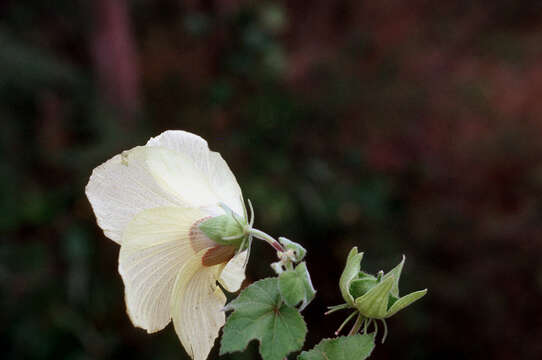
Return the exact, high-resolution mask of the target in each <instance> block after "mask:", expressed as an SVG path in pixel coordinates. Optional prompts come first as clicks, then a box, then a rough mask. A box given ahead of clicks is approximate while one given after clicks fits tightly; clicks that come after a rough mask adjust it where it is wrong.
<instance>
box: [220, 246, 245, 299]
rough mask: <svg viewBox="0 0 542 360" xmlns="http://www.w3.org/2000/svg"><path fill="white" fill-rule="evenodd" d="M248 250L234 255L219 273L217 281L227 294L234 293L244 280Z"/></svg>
mask: <svg viewBox="0 0 542 360" xmlns="http://www.w3.org/2000/svg"><path fill="white" fill-rule="evenodd" d="M247 254H248V250H245V251H242V252H240V253H238V254H237V255H235V256H234V257H233V258H232V259H231V260H230V261H228V263H227V264H226V266H225V267H224V269H223V270H222V272H221V273H220V278H219V279H218V281H219V282H220V284H221V285H222V286H223V287H224V289H226V290H227V291H229V292H232V293H233V292H236V291H237V290H239V288H240V287H241V284H242V283H243V280H245V264H246V258H247Z"/></svg>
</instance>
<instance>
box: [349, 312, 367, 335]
mask: <svg viewBox="0 0 542 360" xmlns="http://www.w3.org/2000/svg"><path fill="white" fill-rule="evenodd" d="M362 323H363V316H361V314H359V315H358V318H357V319H356V322H355V323H354V326H352V329H351V330H350V332H349V333H348V336H350V335H354V334H355V333H357V332H358V331H359V329H360V328H361V324H362Z"/></svg>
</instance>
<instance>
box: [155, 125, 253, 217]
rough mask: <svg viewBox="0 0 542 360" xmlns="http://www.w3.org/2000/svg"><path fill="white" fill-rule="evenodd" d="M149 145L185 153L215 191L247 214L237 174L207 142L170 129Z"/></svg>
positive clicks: (225, 200)
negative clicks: (210, 148)
mask: <svg viewBox="0 0 542 360" xmlns="http://www.w3.org/2000/svg"><path fill="white" fill-rule="evenodd" d="M147 146H160V147H164V148H167V149H170V150H173V151H175V152H177V153H180V154H185V155H186V156H187V157H188V158H190V159H191V162H192V163H193V164H194V167H195V168H196V169H197V170H199V171H200V172H201V174H202V175H203V178H204V179H205V180H206V183H207V184H208V185H209V186H210V188H211V190H212V191H213V192H214V193H215V194H216V195H217V196H218V197H219V198H220V201H221V202H223V203H225V204H226V205H228V206H229V207H230V208H231V209H232V210H233V211H235V212H236V213H237V214H238V215H243V203H242V194H241V189H240V188H239V184H238V183H237V180H236V179H235V176H234V175H233V173H232V172H231V170H230V168H229V167H228V164H226V162H225V161H224V159H223V158H222V156H221V155H220V154H219V153H217V152H214V151H210V150H209V146H208V145H207V141H205V140H204V139H202V138H201V137H199V136H197V135H194V134H191V133H189V132H186V131H181V130H168V131H165V132H163V133H162V134H160V135H158V136H156V137H154V138H151V139H150V140H149V141H148V142H147Z"/></svg>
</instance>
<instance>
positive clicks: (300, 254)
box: [279, 237, 307, 263]
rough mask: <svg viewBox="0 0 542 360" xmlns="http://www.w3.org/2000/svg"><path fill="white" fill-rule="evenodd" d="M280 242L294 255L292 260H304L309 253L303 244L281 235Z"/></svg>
mask: <svg viewBox="0 0 542 360" xmlns="http://www.w3.org/2000/svg"><path fill="white" fill-rule="evenodd" d="M279 242H280V243H281V244H282V246H284V248H285V249H286V251H290V252H291V254H292V255H293V259H292V260H293V261H294V262H296V263H298V262H300V261H301V260H303V258H304V257H305V254H307V250H305V248H304V247H303V246H301V245H299V244H298V243H296V242H294V241H292V240H289V239H286V238H285V237H279Z"/></svg>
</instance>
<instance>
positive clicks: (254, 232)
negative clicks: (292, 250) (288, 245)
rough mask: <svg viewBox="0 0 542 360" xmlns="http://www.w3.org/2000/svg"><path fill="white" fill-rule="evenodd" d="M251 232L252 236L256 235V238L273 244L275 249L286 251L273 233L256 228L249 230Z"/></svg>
mask: <svg viewBox="0 0 542 360" xmlns="http://www.w3.org/2000/svg"><path fill="white" fill-rule="evenodd" d="M249 233H250V234H252V236H254V237H255V238H258V239H260V240H263V241H265V242H266V243H268V244H269V245H271V246H272V247H273V248H274V249H275V250H277V251H280V252H284V251H285V249H284V248H283V247H282V245H281V244H280V243H279V242H278V241H277V240H275V239H274V238H273V237H272V236H271V235H269V234H266V233H264V232H263V231H261V230H258V229H254V228H251V229H250V230H249Z"/></svg>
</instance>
